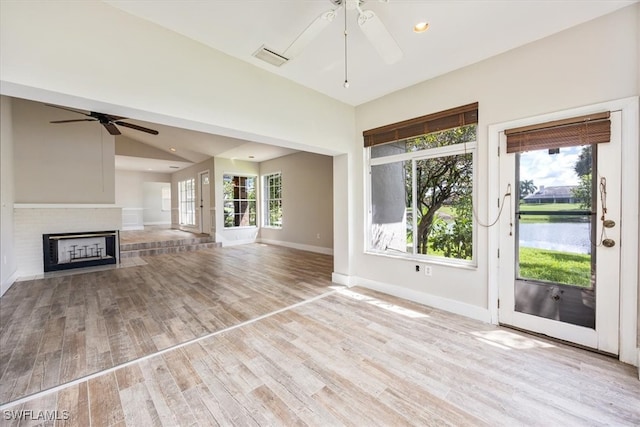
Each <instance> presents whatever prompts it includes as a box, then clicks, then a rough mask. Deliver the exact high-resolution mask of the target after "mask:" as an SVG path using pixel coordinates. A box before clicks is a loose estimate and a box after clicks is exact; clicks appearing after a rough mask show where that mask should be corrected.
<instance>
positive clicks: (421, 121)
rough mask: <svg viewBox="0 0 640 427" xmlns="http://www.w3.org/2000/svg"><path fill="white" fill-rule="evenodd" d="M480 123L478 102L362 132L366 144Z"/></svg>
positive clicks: (371, 144)
mask: <svg viewBox="0 0 640 427" xmlns="http://www.w3.org/2000/svg"><path fill="white" fill-rule="evenodd" d="M474 123H478V103H477V102H475V103H473V104H468V105H463V106H461V107H456V108H451V109H449V110H445V111H440V112H438V113H433V114H428V115H426V116H422V117H416V118H414V119H409V120H405V121H402V122H398V123H393V124H390V125H386V126H381V127H379V128H375V129H369V130H365V131H364V132H362V136H363V137H364V146H365V147H372V146H374V145H379V144H386V143H387V142H392V141H399V140H402V139H407V138H413V137H416V136H420V135H425V134H428V133H432V132H437V131H441V130H447V129H453V128H456V127H460V126H465V125H470V124H474Z"/></svg>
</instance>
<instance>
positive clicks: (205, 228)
mask: <svg viewBox="0 0 640 427" xmlns="http://www.w3.org/2000/svg"><path fill="white" fill-rule="evenodd" d="M198 181H199V184H200V185H199V187H200V204H199V208H200V209H199V210H200V218H199V219H200V221H199V224H200V233H203V234H211V223H212V222H211V186H210V183H209V171H204V172H200V173H198Z"/></svg>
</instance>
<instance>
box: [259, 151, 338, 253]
mask: <svg viewBox="0 0 640 427" xmlns="http://www.w3.org/2000/svg"><path fill="white" fill-rule="evenodd" d="M275 172H281V174H282V206H283V225H282V228H280V229H274V228H261V229H260V233H259V237H260V239H261V241H263V242H268V243H276V244H281V245H287V246H291V247H296V248H300V249H306V250H312V251H317V252H323V253H333V158H332V157H328V156H323V155H321V154H313V153H295V154H290V155H288V156H283V157H279V158H277V159H273V160H269V161H265V162H262V163H260V181H259V182H260V184H259V185H260V190H262V176H264V175H267V174H271V173H275ZM261 194H262V193H261ZM261 212H262V210H261ZM263 215H264V212H262V215H261V216H260V218H259V222H260V223H262V219H263Z"/></svg>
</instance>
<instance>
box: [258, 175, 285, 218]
mask: <svg viewBox="0 0 640 427" xmlns="http://www.w3.org/2000/svg"><path fill="white" fill-rule="evenodd" d="M262 194H263V203H264V205H263V212H264V213H263V218H264V219H263V225H264V226H265V227H272V228H282V174H281V173H280V172H278V173H273V174H270V175H265V176H263V177H262Z"/></svg>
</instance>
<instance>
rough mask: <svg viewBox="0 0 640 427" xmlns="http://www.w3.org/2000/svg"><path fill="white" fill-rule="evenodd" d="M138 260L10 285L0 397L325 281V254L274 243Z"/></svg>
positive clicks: (130, 355) (188, 334)
mask: <svg viewBox="0 0 640 427" xmlns="http://www.w3.org/2000/svg"><path fill="white" fill-rule="evenodd" d="M145 261H146V263H147V264H146V265H141V266H137V267H129V268H124V269H114V270H106V271H100V272H95V273H86V274H78V275H72V276H65V277H52V278H47V279H42V280H32V281H29V282H20V283H17V284H16V285H14V286H13V287H12V288H11V289H9V291H7V293H6V294H5V295H4V296H3V297H2V298H1V299H0V384H1V386H0V404H1V403H6V402H10V401H13V400H15V399H18V398H20V397H23V396H25V395H29V394H32V393H36V392H39V391H41V390H46V389H48V388H51V387H53V386H56V385H58V384H62V383H66V382H69V381H72V380H74V379H77V378H80V377H83V376H86V375H88V374H91V373H94V372H98V371H101V370H104V369H108V368H111V367H113V366H116V365H120V364H122V363H125V362H128V361H131V360H134V359H136V358H139V357H143V356H145V355H148V354H152V353H155V352H157V351H158V350H162V349H165V348H168V347H171V346H173V345H176V344H179V343H183V342H186V341H189V340H191V339H194V338H198V337H201V336H203V335H206V334H209V333H211V332H215V331H218V330H221V329H224V328H226V327H229V326H232V325H235V324H238V323H240V322H243V321H246V320H249V319H254V318H256V317H259V316H261V315H264V314H267V313H270V312H273V311H275V310H278V309H280V308H283V307H287V306H289V305H291V304H294V303H297V302H300V301H302V300H304V299H307V298H309V297H312V296H315V295H319V294H321V293H322V292H325V291H326V289H327V286H329V285H330V284H331V282H330V278H331V271H332V258H331V257H330V256H326V255H318V254H313V253H310V252H302V251H292V250H291V249H287V248H283V247H277V246H274V247H267V246H265V245H259V244H256V245H248V246H241V247H240V246H238V247H232V248H225V249H224V250H222V249H220V248H218V249H211V250H203V251H199V252H193V253H188V254H174V255H160V256H154V257H146V258H145ZM274 279H275V280H274Z"/></svg>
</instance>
